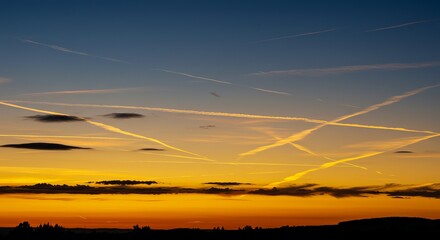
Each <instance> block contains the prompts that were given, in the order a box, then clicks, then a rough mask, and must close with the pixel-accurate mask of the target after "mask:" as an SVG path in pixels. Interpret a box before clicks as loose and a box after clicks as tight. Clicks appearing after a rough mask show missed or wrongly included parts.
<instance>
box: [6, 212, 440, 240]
mask: <svg viewBox="0 0 440 240" xmlns="http://www.w3.org/2000/svg"><path fill="white" fill-rule="evenodd" d="M438 234H440V219H427V218H418V217H384V218H370V219H358V220H350V221H343V222H340V223H339V224H336V225H321V226H288V225H286V226H281V227H278V228H262V227H253V226H249V225H246V226H243V227H240V228H238V229H235V230H230V229H224V228H223V227H222V226H219V227H214V228H212V229H199V228H175V229H167V230H163V229H152V228H151V227H150V226H139V225H134V226H133V228H132V229H117V228H88V229H85V228H64V227H62V226H60V225H58V224H55V225H52V224H50V223H44V224H39V225H37V226H31V225H30V224H29V222H27V221H24V222H21V223H19V224H18V225H17V226H16V227H14V228H0V237H1V239H8V240H9V239H10V240H14V239H48V240H50V239H57V240H62V239H110V240H111V239H159V240H161V239H163V240H165V239H176V240H177V239H192V240H197V239H324V238H329V239H373V238H378V237H380V239H386V238H388V239H415V238H423V239H435V236H438Z"/></svg>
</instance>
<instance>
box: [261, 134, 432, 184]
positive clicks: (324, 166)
mask: <svg viewBox="0 0 440 240" xmlns="http://www.w3.org/2000/svg"><path fill="white" fill-rule="evenodd" d="M439 136H440V134H433V135H429V136H424V137H421V138H415V139H410V140H407V141H403V142H402V144H401V145H399V146H396V147H394V148H390V149H388V150H386V151H380V152H370V153H365V154H363V155H360V156H356V157H350V158H343V159H340V160H337V161H334V162H327V163H324V164H322V165H321V166H319V167H317V168H312V169H308V170H306V171H302V172H299V173H296V174H295V175H293V176H290V177H287V178H284V179H283V180H282V181H279V182H274V183H271V184H269V185H267V187H274V186H278V185H280V184H283V183H286V182H291V181H296V180H298V179H300V178H302V177H303V176H305V175H307V174H309V173H312V172H316V171H319V170H323V169H327V168H330V167H334V166H336V165H338V164H340V163H345V162H349V161H354V160H358V159H362V158H369V157H373V156H376V155H379V154H383V153H385V152H388V151H393V150H396V149H399V148H403V147H406V146H409V145H412V144H415V143H418V142H421V141H425V140H428V139H431V138H435V137H439Z"/></svg>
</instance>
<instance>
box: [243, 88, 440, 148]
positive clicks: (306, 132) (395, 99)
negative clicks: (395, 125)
mask: <svg viewBox="0 0 440 240" xmlns="http://www.w3.org/2000/svg"><path fill="white" fill-rule="evenodd" d="M439 86H440V84H437V85H433V86H428V87H423V88H419V89H415V90H412V91H409V92H407V93H404V94H402V95H398V96H394V97H391V98H389V99H387V100H386V101H384V102H382V103H378V104H374V105H372V106H369V107H367V108H365V109H363V110H361V111H359V112H355V113H352V114H348V115H345V116H341V117H339V118H336V119H334V120H332V121H330V122H326V123H322V124H319V125H318V126H316V127H313V128H309V129H306V130H303V131H301V132H299V133H296V134H293V135H291V136H290V137H288V138H284V139H281V140H278V141H276V142H275V143H273V144H269V145H265V146H260V147H258V148H255V149H252V150H250V151H247V152H245V153H241V154H240V157H244V156H249V155H253V154H256V153H259V152H262V151H265V150H268V149H272V148H275V147H279V146H283V145H285V144H288V143H292V142H296V141H300V140H302V139H304V138H305V137H307V136H308V135H310V134H312V133H313V132H315V131H317V130H319V129H321V128H323V127H325V126H327V125H331V123H338V122H341V121H344V120H347V119H349V118H353V117H356V116H360V115H363V114H366V113H369V112H372V111H374V110H377V109H380V108H382V107H385V106H388V105H391V104H393V103H397V102H400V101H401V100H403V99H405V98H407V97H411V96H413V95H416V94H419V93H421V92H423V91H426V90H429V89H431V88H436V87H439Z"/></svg>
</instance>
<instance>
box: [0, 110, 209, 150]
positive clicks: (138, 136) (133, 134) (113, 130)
mask: <svg viewBox="0 0 440 240" xmlns="http://www.w3.org/2000/svg"><path fill="white" fill-rule="evenodd" d="M0 104H1V105H5V106H9V107H13V108H18V109H23V110H28V111H32V112H39V113H45V114H51V115H62V116H68V115H67V114H64V113H58V112H51V111H46V110H40V109H35V108H29V107H24V106H19V105H15V104H11V103H6V102H1V101H0ZM79 118H80V117H79ZM81 119H82V120H83V121H85V122H87V123H89V124H92V125H94V126H97V127H99V128H102V129H105V130H107V131H110V132H114V133H119V134H123V135H126V136H131V137H134V138H139V139H144V140H147V141H150V142H154V143H157V144H160V145H162V146H164V147H167V148H169V149H173V150H176V151H179V152H183V153H187V154H190V155H194V156H198V157H203V156H201V155H199V154H196V153H192V152H190V151H186V150H183V149H180V148H177V147H173V146H171V145H168V144H166V143H164V142H162V141H160V140H157V139H154V138H150V137H145V136H142V135H139V134H135V133H131V132H127V131H124V130H121V129H119V128H117V127H113V126H110V125H107V124H104V123H100V122H96V121H92V120H89V119H86V118H81Z"/></svg>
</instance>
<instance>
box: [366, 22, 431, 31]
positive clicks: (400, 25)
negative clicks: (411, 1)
mask: <svg viewBox="0 0 440 240" xmlns="http://www.w3.org/2000/svg"><path fill="white" fill-rule="evenodd" d="M426 22H432V20H424V21H416V22H408V23H402V24H399V25H393V26H388V27H382V28H376V29H370V30H367V31H365V32H377V31H383V30H389V29H394V28H401V27H406V26H410V25H414V24H420V23H426Z"/></svg>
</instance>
